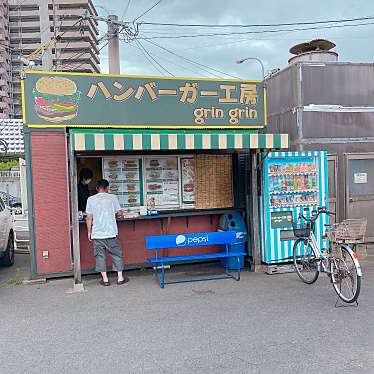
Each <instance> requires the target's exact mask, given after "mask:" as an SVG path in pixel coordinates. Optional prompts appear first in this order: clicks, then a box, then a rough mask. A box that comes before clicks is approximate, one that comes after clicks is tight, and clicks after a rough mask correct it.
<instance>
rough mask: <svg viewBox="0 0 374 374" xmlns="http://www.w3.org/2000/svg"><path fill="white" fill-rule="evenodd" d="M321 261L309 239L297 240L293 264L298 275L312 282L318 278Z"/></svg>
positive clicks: (294, 247) (305, 281)
mask: <svg viewBox="0 0 374 374" xmlns="http://www.w3.org/2000/svg"><path fill="white" fill-rule="evenodd" d="M319 261H320V260H319V258H318V257H317V255H316V253H315V252H314V249H313V248H312V246H311V245H310V243H309V241H308V240H305V239H298V240H296V242H295V244H294V246H293V264H294V267H295V271H296V273H297V275H298V276H299V278H300V279H301V280H302V281H303V282H304V283H306V284H312V283H314V282H315V281H316V280H317V279H318V276H319Z"/></svg>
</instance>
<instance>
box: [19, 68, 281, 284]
mask: <svg viewBox="0 0 374 374" xmlns="http://www.w3.org/2000/svg"><path fill="white" fill-rule="evenodd" d="M22 92H23V121H24V123H25V147H26V156H27V165H28V170H29V171H30V172H29V173H28V189H29V191H31V193H29V194H28V196H29V197H28V198H29V209H30V213H29V214H30V234H31V242H32V244H31V251H32V256H31V257H32V261H31V262H32V274H33V276H34V277H39V276H43V277H56V276H60V275H71V274H74V278H75V282H76V283H80V282H81V274H82V273H83V274H87V273H91V272H94V267H95V258H94V256H93V253H92V247H91V243H90V242H89V241H88V239H87V232H86V225H85V213H84V211H83V210H82V211H79V210H78V191H77V186H78V183H79V175H81V174H82V170H85V171H87V169H88V170H89V171H90V173H91V174H92V177H91V178H89V179H90V180H91V182H90V183H89V184H88V190H89V193H90V194H94V193H95V183H96V180H98V179H101V178H105V179H107V180H108V181H109V182H110V192H111V193H113V194H116V195H117V197H118V200H119V202H120V205H121V208H122V209H123V218H121V219H118V229H119V239H120V241H121V245H122V249H123V252H124V263H125V267H126V268H127V269H131V268H142V267H147V266H149V264H148V263H147V257H149V253H148V251H147V250H146V248H145V237H146V236H148V235H161V234H190V233H199V232H214V231H217V230H218V229H219V228H220V226H222V216H224V215H225V214H226V215H227V213H229V212H230V213H233V214H234V216H236V217H239V218H238V219H239V220H241V221H242V222H243V224H244V226H245V230H246V231H247V232H248V234H249V235H248V237H249V240H248V242H247V244H246V251H247V254H248V260H249V261H250V262H251V263H252V264H254V265H256V264H259V263H260V249H259V247H260V223H259V221H260V215H259V208H258V197H259V196H258V190H259V188H258V186H259V185H260V181H259V179H260V175H259V173H258V166H259V154H260V153H261V152H267V151H269V150H280V149H286V148H287V147H288V135H286V134H268V133H266V93H265V90H264V86H263V83H262V82H261V81H244V80H243V81H240V80H225V79H200V78H199V79H195V78H174V77H173V78H169V77H143V76H141V77H140V76H125V75H118V76H116V75H104V74H84V73H56V72H45V71H40V72H38V71H31V72H26V73H25V77H24V79H23V80H22ZM79 206H81V204H80V205H79ZM194 250H195V249H194V248H188V249H187V248H178V249H176V250H173V254H176V255H178V254H184V253H186V251H188V253H191V252H192V253H193V252H194ZM204 250H205V251H207V252H214V251H217V247H215V246H211V247H210V246H207V247H200V248H196V251H197V252H196V253H201V252H202V251H204Z"/></svg>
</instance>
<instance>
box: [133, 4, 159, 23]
mask: <svg viewBox="0 0 374 374" xmlns="http://www.w3.org/2000/svg"><path fill="white" fill-rule="evenodd" d="M161 1H162V0H158V1H157V3H155V4H153V5H152V6H151V7H150V8H149V9H147V10H146V11H145V12H144V13H142V14H141V15H140V16H139V17H136V18H135V19H134V20H133V22H135V21H137V20H138V19H139V18H141V17H143V16H145V15H146V14H147V13H148V12H150V11H151V10H152V9H153V8H155V7H156V6H157V5H158V4H160V3H161Z"/></svg>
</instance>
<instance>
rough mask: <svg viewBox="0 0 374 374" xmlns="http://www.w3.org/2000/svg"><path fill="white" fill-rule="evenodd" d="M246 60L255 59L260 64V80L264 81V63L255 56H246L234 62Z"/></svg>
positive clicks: (240, 62)
mask: <svg viewBox="0 0 374 374" xmlns="http://www.w3.org/2000/svg"><path fill="white" fill-rule="evenodd" d="M248 60H253V61H257V62H258V63H259V64H260V65H261V71H262V80H263V81H264V80H265V67H264V63H263V62H262V61H261V60H260V59H259V58H257V57H247V58H243V59H241V60H239V61H236V63H237V64H242V63H243V62H245V61H248Z"/></svg>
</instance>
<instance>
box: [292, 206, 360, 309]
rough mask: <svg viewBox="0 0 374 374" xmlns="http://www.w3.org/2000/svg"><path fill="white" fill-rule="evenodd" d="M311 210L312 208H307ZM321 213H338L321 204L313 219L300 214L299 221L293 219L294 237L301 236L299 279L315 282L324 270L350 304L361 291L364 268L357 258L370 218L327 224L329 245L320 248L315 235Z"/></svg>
mask: <svg viewBox="0 0 374 374" xmlns="http://www.w3.org/2000/svg"><path fill="white" fill-rule="evenodd" d="M306 210H307V211H309V209H306ZM321 214H326V215H328V216H335V214H334V213H332V212H329V211H327V210H326V208H325V207H319V208H317V210H313V211H312V212H311V216H310V218H306V217H305V216H304V214H303V213H300V215H299V219H298V221H301V222H300V223H298V222H293V231H294V236H295V237H297V238H298V239H297V240H296V242H295V244H294V246H293V264H294V267H295V271H296V273H297V275H298V276H299V278H300V279H301V280H302V281H303V282H304V283H306V284H313V283H314V282H316V280H317V279H318V277H319V274H320V272H325V273H327V275H328V276H329V277H330V280H331V283H332V284H333V287H334V290H335V292H336V293H337V295H338V297H339V298H340V299H341V300H343V301H344V302H346V303H353V302H355V301H357V299H358V297H359V295H360V290H361V278H362V271H361V267H360V264H359V262H358V260H357V258H356V254H355V251H354V250H355V247H356V245H357V243H358V242H359V240H360V236H362V239H363V237H364V235H365V231H366V224H367V220H365V219H363V220H346V221H343V222H341V223H338V224H334V225H325V227H329V228H330V230H328V229H327V230H326V236H325V238H327V239H328V245H327V248H319V247H318V245H317V240H316V237H315V235H314V229H315V221H316V220H317V219H318V217H319V216H320V215H321Z"/></svg>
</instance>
